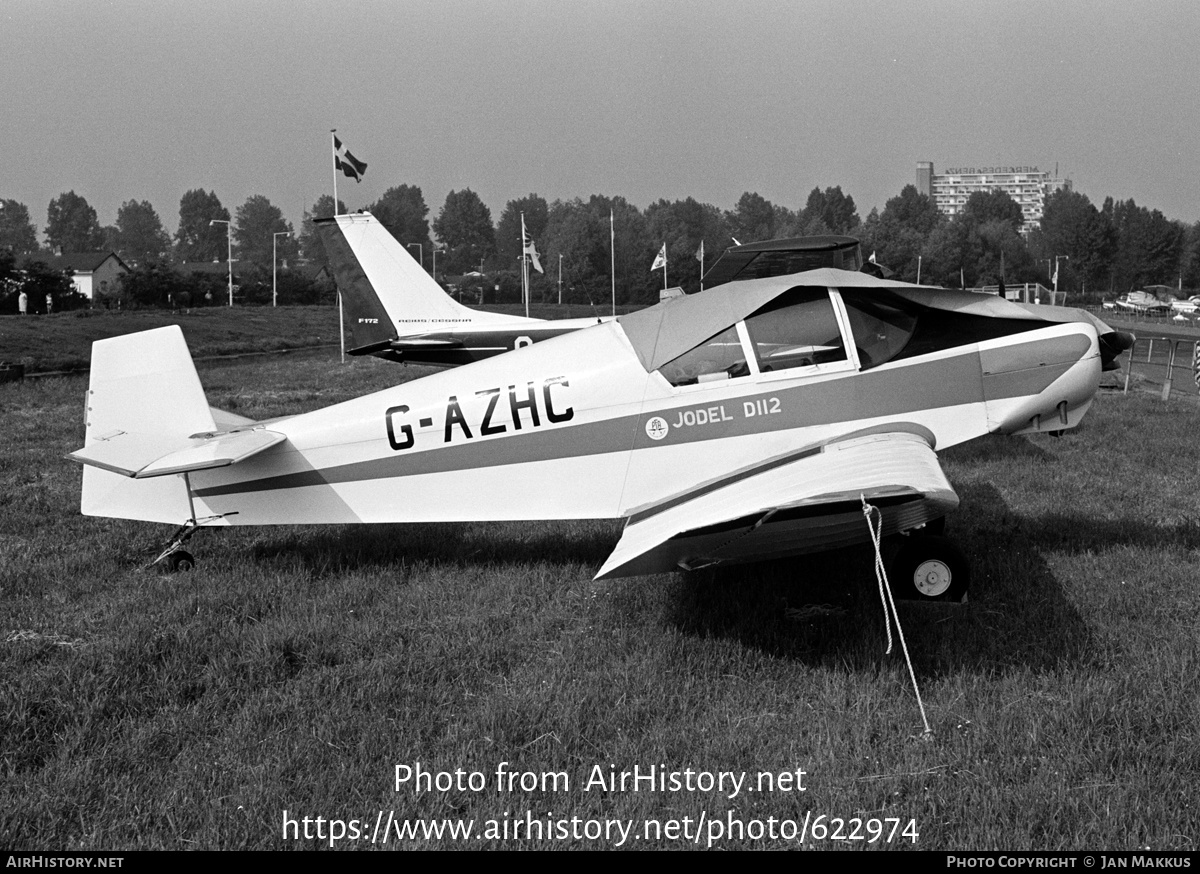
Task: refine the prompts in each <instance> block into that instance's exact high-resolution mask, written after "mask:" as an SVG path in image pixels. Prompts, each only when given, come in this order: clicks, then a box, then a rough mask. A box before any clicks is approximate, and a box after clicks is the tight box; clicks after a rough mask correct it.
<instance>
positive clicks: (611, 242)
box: [608, 206, 644, 317]
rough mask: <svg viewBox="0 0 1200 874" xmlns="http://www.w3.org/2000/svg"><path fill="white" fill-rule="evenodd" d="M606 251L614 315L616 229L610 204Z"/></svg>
mask: <svg viewBox="0 0 1200 874" xmlns="http://www.w3.org/2000/svg"><path fill="white" fill-rule="evenodd" d="M608 251H609V253H610V260H611V269H612V314H613V316H614V317H615V316H616V315H617V231H616V226H615V225H614V224H613V211H612V207H611V206H610V207H609V208H608ZM643 263H644V262H643Z"/></svg>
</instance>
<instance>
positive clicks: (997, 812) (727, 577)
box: [0, 326, 1200, 851]
mask: <svg viewBox="0 0 1200 874" xmlns="http://www.w3.org/2000/svg"><path fill="white" fill-rule="evenodd" d="M186 331H188V328H187V327H186V326H185V332H186ZM189 336H190V335H189ZM289 359H290V360H282V359H280V360H272V359H254V360H244V361H236V362H228V363H211V364H207V365H201V379H202V381H203V382H204V384H205V387H206V389H207V391H208V393H209V399H210V401H211V402H212V403H213V404H214V405H215V406H218V407H223V408H226V409H231V410H234V411H236V412H238V413H241V414H244V415H248V416H253V417H256V418H260V417H269V416H279V415H285V414H289V413H295V412H300V411H303V410H307V409H313V408H316V407H321V406H325V405H327V404H330V403H333V402H336V401H339V400H342V399H345V398H348V397H352V396H355V395H358V394H362V393H364V392H366V391H369V390H372V389H376V388H382V387H385V386H387V385H389V384H392V383H393V382H396V381H399V380H403V379H408V378H413V377H415V376H419V375H420V374H421V373H422V371H421V370H420V369H418V368H406V367H402V366H398V365H392V364H385V363H381V362H378V361H375V360H366V361H362V360H357V361H353V362H351V363H349V364H346V365H341V364H339V363H337V361H336V353H335V352H332V351H328V350H327V351H326V352H324V353H316V354H312V355H308V356H305V357H292V356H289ZM85 387H86V386H85V381H84V380H83V379H80V378H48V379H41V380H27V381H26V382H25V383H22V384H13V385H3V386H0V416H2V421H3V426H2V427H3V432H2V433H3V450H2V454H0V846H3V847H8V848H16V849H68V848H91V849H126V850H128V849H150V848H167V849H177V848H205V849H279V848H292V847H297V848H298V847H309V846H318V845H320V846H328V845H329V843H330V841H329V839H328V838H329V833H330V830H331V829H334V830H336V827H334V826H332V825H331V823H330V820H340V821H349V820H361V821H362V823H361V824H360V825H359V826H358V827H359V828H360V829H361V830H362V831H363V834H367V832H369V830H370V829H371V828H373V827H374V826H375V825H376V822H377V820H385V819H386V818H387V817H388V812H394V816H395V817H397V818H399V819H407V820H416V819H427V820H441V819H447V820H455V821H460V822H465V821H473V822H474V828H475V830H476V831H475V833H476V834H479V833H481V832H484V830H485V829H486V828H487V827H488V823H487V821H488V820H492V821H494V823H493V826H492V827H493V829H494V830H499V829H501V826H500V825H499V823H501V822H503V823H506V824H507V825H508V829H509V830H508V833H507V837H506V836H505V834H504V833H502V832H498V833H497V835H496V836H493V837H485V838H483V839H476V838H474V837H473V838H471V839H470V840H467V839H462V838H459V839H455V838H451V837H449V836H445V835H444V836H442V837H440V838H439V837H436V836H416V837H412V838H411V839H407V840H403V841H401V840H400V839H398V838H397V837H396V835H395V834H394V833H391V832H389V834H390V840H389V842H388V844H387V846H388V847H394V846H397V845H399V846H403V847H421V848H455V847H468V848H472V849H475V848H485V847H499V848H506V849H514V848H528V847H536V848H557V847H585V848H589V847H590V848H607V847H612V846H616V845H618V844H619V843H621V842H620V840H619V834H618V833H617V832H610V834H609V836H608V837H604V836H600V837H595V838H589V837H588V836H587V835H588V834H591V833H590V832H587V831H586V829H587V828H591V826H588V825H586V822H587V821H592V822H597V823H604V822H606V821H616V820H621V821H632V822H633V824H634V825H633V829H634V830H633V832H632V833H631V835H630V836H629V837H628V838H627V839H626V840H625V842H624V843H623V844H621V845H622V846H625V847H634V848H642V849H645V848H650V847H653V848H659V847H663V848H666V847H686V846H694V845H696V844H694V843H693V841H692V840H691V839H690V835H691V833H692V832H693V831H694V830H696V829H697V827H699V831H700V839H699V844H698V845H699V846H706V845H708V844H709V842H710V840H711V839H713V838H715V837H716V836H717V835H716V833H715V826H714V823H718V824H720V826H721V828H722V830H723V831H725V834H724V835H723V836H722V837H721V839H720V840H716V841H715V842H714V843H713V846H716V847H722V848H750V847H796V846H799V845H800V842H799V838H798V836H796V835H795V834H794V833H793V834H791V835H790V836H789V833H788V826H787V825H786V822H794V823H804V822H805V820H806V816H807V821H808V828H807V831H806V839H805V841H804V846H806V847H812V848H819V849H839V848H859V847H867V846H869V847H881V846H888V847H910V846H915V847H917V848H920V849H943V850H944V849H976V850H982V849H1096V848H1107V849H1136V848H1142V847H1150V848H1152V849H1155V850H1163V849H1181V850H1191V851H1195V850H1196V849H1197V843H1198V840H1200V789H1198V788H1197V787H1198V785H1200V779H1198V776H1200V729H1198V725H1200V642H1198V641H1200V592H1198V591H1197V579H1198V578H1200V492H1198V489H1197V470H1198V469H1200V467H1198V465H1200V441H1198V440H1197V439H1196V435H1197V426H1198V425H1200V421H1198V417H1200V412H1198V409H1197V405H1196V404H1175V403H1174V402H1173V403H1172V405H1171V406H1170V408H1169V409H1168V408H1164V406H1163V405H1162V404H1161V403H1160V402H1159V401H1158V400H1157V399H1156V398H1155V397H1154V396H1153V395H1151V394H1149V393H1142V394H1131V395H1129V396H1121V395H1119V394H1103V395H1102V396H1100V397H1099V398H1098V399H1097V402H1096V405H1095V407H1094V408H1093V411H1092V412H1091V414H1090V415H1089V418H1087V419H1086V420H1085V422H1084V424H1083V426H1082V427H1081V428H1080V429H1078V430H1076V431H1074V432H1071V433H1069V434H1068V435H1066V436H1065V437H1063V438H1062V439H1057V440H1055V439H1051V438H1049V437H1039V438H1029V439H1026V438H994V439H992V438H989V439H984V440H980V441H977V442H975V443H972V444H968V445H965V446H962V447H957V448H954V449H951V450H948V451H946V452H944V453H942V459H943V464H944V466H945V469H946V471H947V474H948V476H949V478H950V480H951V482H952V483H953V485H954V486H955V488H956V490H957V491H958V492H959V494H960V496H961V498H962V507H961V508H960V510H959V512H958V513H957V514H956V515H955V516H954V517H953V518H952V519H951V521H950V524H949V526H948V533H949V534H951V535H952V536H954V537H955V538H956V539H957V540H958V542H959V543H960V545H961V546H962V547H963V549H964V551H965V552H966V553H967V555H968V556H969V557H970V558H971V560H972V562H973V566H974V585H973V589H972V592H971V598H970V602H969V603H968V604H965V605H954V606H940V605H939V606H931V605H915V604H905V603H903V602H901V604H900V610H901V614H902V619H903V622H904V630H905V635H906V638H907V642H908V647H909V649H910V651H911V654H912V657H913V661H914V665H915V669H916V674H917V677H918V680H919V683H920V688H921V694H922V697H923V700H924V704H925V707H926V710H927V712H928V715H929V720H930V723H931V725H932V728H933V734H932V737H922V721H921V715H920V712H919V710H918V708H917V703H916V699H915V698H914V694H913V690H912V686H911V683H910V681H909V678H908V675H907V671H906V669H905V667H904V662H903V659H902V658H901V657H900V656H899V655H898V654H893V655H890V656H888V655H885V654H884V648H885V629H884V624H883V619H882V609H881V607H880V603H879V597H878V594H877V591H876V586H875V580H874V576H873V572H872V565H871V557H870V555H869V554H867V553H865V552H862V551H853V552H846V553H839V554H831V555H825V556H818V557H813V558H808V559H805V560H801V561H792V562H787V563H780V564H772V565H764V566H756V567H748V568H747V567H743V568H735V569H728V570H724V571H720V572H716V573H706V572H700V573H696V574H692V575H683V574H672V575H663V576H656V577H644V578H634V579H628V580H617V581H613V582H602V583H596V582H593V581H592V576H593V574H594V573H595V571H596V569H597V568H598V567H599V565H600V563H601V562H602V561H603V559H604V557H605V555H606V554H607V553H608V551H609V550H611V548H612V546H613V545H614V543H615V541H616V538H617V536H618V533H619V530H620V527H619V524H618V523H615V522H609V521H600V522H592V523H544V524H527V523H523V524H462V525H458V524H438V525H412V526H401V525H384V526H364V527H345V526H329V527H311V528H290V527H284V528H260V529H238V528H231V529H225V530H218V531H206V532H202V533H201V534H200V535H198V536H197V537H196V538H195V539H194V540H193V544H194V546H195V549H194V550H193V551H194V552H195V553H196V555H197V558H198V560H199V564H198V567H197V568H196V570H195V571H193V572H192V573H190V574H180V575H175V576H168V575H164V574H161V573H159V572H158V571H153V570H152V571H146V570H142V569H141V565H142V564H144V563H145V562H146V561H148V560H149V559H150V558H152V557H153V556H154V555H155V554H156V551H157V548H158V547H159V545H160V543H161V540H162V539H163V538H164V537H165V536H166V535H167V534H169V531H168V530H167V529H166V528H165V527H164V526H158V525H151V524H143V523H134V522H121V521H114V520H104V519H93V518H84V517H81V516H80V515H79V512H78V506H79V480H80V471H79V468H78V466H77V465H75V464H73V463H71V462H68V461H65V460H64V459H63V454H64V453H65V452H67V451H70V450H71V449H74V448H76V447H78V446H80V445H82V439H83V426H82V407H83V393H84V390H85ZM417 763H420V766H421V768H423V769H425V770H427V771H429V772H454V771H455V770H456V769H462V770H463V772H464V773H465V774H469V773H471V772H477V773H478V774H479V775H480V778H477V783H476V785H478V779H482V781H483V788H482V789H479V790H475V789H472V788H470V786H468V785H463V786H461V787H460V786H458V785H455V786H453V787H452V788H449V789H447V790H446V791H438V790H437V788H436V785H432V783H433V781H432V780H431V786H430V788H429V789H425V787H423V786H422V787H421V788H420V790H419V791H418V790H417V789H414V787H413V781H412V780H410V781H408V782H406V783H404V784H402V785H401V786H400V788H399V789H397V786H396V767H397V766H406V767H409V768H415V766H416V765H417ZM502 763H507V764H506V765H502ZM635 765H636V766H639V767H641V768H642V769H646V768H648V767H649V766H660V767H661V766H665V767H666V769H668V770H671V771H685V770H686V769H695V770H697V771H705V772H721V771H729V772H733V773H735V774H739V773H742V772H746V773H747V774H748V775H749V780H750V781H752V782H756V781H757V779H758V775H759V774H760V773H764V772H770V773H772V774H773V775H776V776H778V775H779V774H780V773H782V772H791V773H792V774H793V775H794V774H795V772H796V771H797V770H803V771H804V772H805V773H804V775H803V778H802V782H801V785H802V786H803V789H804V791H799V788H798V787H796V786H791V787H788V788H783V787H781V786H780V785H778V784H776V785H775V786H774V791H767V787H766V786H764V787H762V788H763V790H764V791H755V792H747V791H740V792H739V793H738V794H737V795H736V796H735V797H732V798H731V797H729V796H730V794H731V792H730V791H728V786H726V787H725V789H726V791H721V790H720V789H719V788H709V789H706V788H703V787H700V788H698V789H696V790H695V791H686V789H683V790H681V791H651V790H650V789H649V788H648V787H646V785H645V784H641V791H633V790H632V789H631V788H630V787H628V786H627V787H626V788H625V790H622V789H621V788H620V787H619V786H617V787H615V788H614V787H612V786H609V785H603V786H601V785H599V784H598V783H596V782H594V781H593V782H592V784H591V785H590V786H589V785H588V780H589V777H594V776H595V774H594V772H593V769H594V768H595V767H596V766H599V767H600V769H601V771H602V772H603V773H604V774H607V773H608V772H609V770H610V768H612V769H615V770H617V771H621V770H630V769H632V768H633V767H634V766H635ZM501 767H505V768H507V769H509V770H511V771H514V772H528V773H529V774H530V775H543V778H542V779H538V778H537V777H536V776H530V777H527V778H526V781H527V782H526V784H525V785H526V786H527V787H528V788H522V786H521V782H520V780H517V781H516V782H515V783H514V785H513V788H512V790H511V791H509V790H508V789H504V790H503V791H498V786H497V782H498V781H497V777H496V773H497V769H498V768H501ZM549 774H561V775H565V781H564V780H563V778H562V777H560V778H558V782H557V783H555V782H553V781H552V780H551V779H550V778H549V777H548V776H544V775H549ZM464 779H465V778H464ZM793 779H795V778H794V777H793ZM450 780H451V782H457V781H455V780H454V778H453V777H451V778H450ZM606 782H607V781H606ZM533 784H536V785H533ZM756 788H759V787H758V786H757V785H756ZM285 811H286V814H285ZM527 814H530V815H532V818H533V819H534V820H536V821H539V822H543V823H544V822H546V821H547V820H549V821H550V822H551V823H554V822H556V821H558V820H565V821H566V823H567V825H566V826H564V828H566V829H567V830H568V831H570V830H571V829H574V828H580V829H584V832H583V833H584V835H585V836H583V837H579V838H575V837H572V836H570V835H568V836H566V837H560V832H559V831H558V830H557V827H556V826H552V827H551V828H550V830H549V834H542V835H541V836H540V837H539V836H538V835H537V834H536V833H531V829H530V828H528V827H527V826H526V824H525V821H526V816H527ZM285 816H286V817H288V818H290V819H292V820H294V821H295V822H296V826H295V827H294V829H293V831H290V832H288V833H287V835H286V836H285ZM304 817H310V818H313V819H312V820H311V821H310V824H309V834H310V835H315V834H316V832H317V828H318V827H317V824H316V822H315V818H316V817H322V818H323V820H322V823H323V825H322V828H323V831H322V834H323V835H324V838H323V839H318V838H316V837H311V838H308V839H306V838H305V837H304V835H303V830H304V827H305V826H304V823H303V818H304ZM821 817H823V819H820V818H821ZM572 818H578V820H579V823H581V824H583V825H581V826H578V827H577V826H573V825H571V820H572ZM702 818H703V820H704V825H703V826H701V825H700V820H701V819H702ZM769 818H775V820H777V822H775V823H774V824H773V827H774V829H775V832H776V835H777V836H776V837H774V838H772V837H770V835H769V833H767V831H766V830H767V829H768V828H769V827H772V824H771V823H769V822H768V820H769ZM835 819H841V820H845V826H844V830H843V832H842V834H843V836H849V835H851V834H852V833H853V828H854V825H853V820H855V819H858V820H861V821H862V822H863V825H862V826H861V828H860V830H859V832H858V834H859V835H860V836H861V837H864V838H869V837H871V836H872V834H876V832H872V831H871V829H876V827H877V826H879V827H882V828H884V829H885V833H884V835H883V836H882V837H878V836H877V837H876V840H874V841H873V842H871V841H867V840H861V841H834V840H832V839H831V836H832V834H834V831H833V829H834V828H835V827H836V824H835V823H834V820H835ZM514 820H519V821H520V823H521V825H520V827H519V828H520V831H519V834H518V835H517V836H515V837H514V836H513V832H512V825H511V823H512V821H514ZM668 820H673V821H676V822H677V823H678V824H679V826H678V827H679V828H681V829H685V831H683V832H682V834H680V835H676V836H674V837H669V836H668V834H670V833H669V832H667V833H663V834H662V835H661V836H657V837H656V836H655V833H654V832H653V827H652V826H647V823H652V822H655V821H657V822H659V823H660V824H662V823H665V822H666V821H668ZM684 820H687V822H686V823H685V822H683V821H684ZM735 822H741V823H742V831H741V832H740V833H738V832H737V830H736V825H735ZM756 822H757V823H760V826H756V825H755V824H754V823H756ZM893 822H895V823H897V824H898V827H899V828H898V829H896V830H895V833H894V834H889V833H888V830H891V829H893V825H892V823H893ZM910 823H911V824H912V825H911V826H910ZM759 827H761V828H762V829H763V832H762V834H761V836H760V833H759V832H758V831H757V828H759ZM349 828H350V827H349V826H346V829H347V831H346V834H347V835H348V834H349V833H350V832H349ZM647 828H650V831H649V832H647V831H644V829H647ZM797 828H798V827H797ZM823 828H828V829H829V831H828V832H825V831H823V830H822V829H823ZM903 829H908V832H909V834H910V835H911V833H912V832H913V831H915V832H917V833H918V834H919V837H917V838H916V840H915V842H914V841H912V840H911V839H910V838H909V837H907V836H902V834H901V830H903ZM730 830H732V831H730ZM573 833H574V832H571V834H573ZM646 834H649V838H648V839H645V840H638V836H641V835H646ZM294 835H295V836H294ZM822 837H823V839H822ZM888 838H891V839H890V840H888ZM369 845H370V839H369V836H368V837H360V839H359V840H357V841H352V840H349V839H344V840H342V841H341V842H340V843H337V844H336V846H338V847H342V848H353V847H364V846H369Z"/></svg>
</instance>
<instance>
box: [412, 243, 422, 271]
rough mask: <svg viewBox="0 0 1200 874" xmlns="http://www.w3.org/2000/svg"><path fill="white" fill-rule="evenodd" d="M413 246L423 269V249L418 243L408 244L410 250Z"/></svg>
mask: <svg viewBox="0 0 1200 874" xmlns="http://www.w3.org/2000/svg"><path fill="white" fill-rule="evenodd" d="M413 246H416V247H417V257H418V258H420V259H421V261H420V264H421V268H422V269H424V267H425V247H424V246H422V245H421V244H420V243H409V244H408V248H410V249H411V248H412V247H413Z"/></svg>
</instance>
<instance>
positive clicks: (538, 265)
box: [521, 213, 546, 274]
mask: <svg viewBox="0 0 1200 874" xmlns="http://www.w3.org/2000/svg"><path fill="white" fill-rule="evenodd" d="M521 251H522V252H524V253H525V254H526V255H528V256H529V260H530V262H531V263H532V264H533V269H534V270H536V271H537V272H538V273H541V274H545V272H546V271H545V270H543V269H542V262H541V261H539V260H538V250H537V246H536V245H535V244H534V242H533V237H531V236H529V232H528V231H526V230H525V215H524V213H522V214H521Z"/></svg>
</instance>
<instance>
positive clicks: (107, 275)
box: [28, 252, 129, 300]
mask: <svg viewBox="0 0 1200 874" xmlns="http://www.w3.org/2000/svg"><path fill="white" fill-rule="evenodd" d="M28 260H29V261H42V262H43V263H45V265H46V266H47V267H49V268H50V269H51V270H54V271H56V272H59V273H65V274H67V275H68V276H69V277H70V279H71V284H72V285H74V286H75V291H77V292H78V293H79V294H82V295H83V296H84V297H86V298H87V299H88V300H95V299H96V296H97V295H99V296H100V297H104V296H105V295H107V294H111V293H113V292H115V291H116V290H117V286H118V285H119V284H120V281H121V277H122V276H124V275H125V274H126V273H128V272H129V267H128V265H126V263H125V262H124V261H122V260H121V259H120V257H119V256H118V255H117V253H116V252H68V253H66V254H63V255H53V256H51V257H49V258H45V257H40V256H36V255H34V256H31V257H30V258H29V259H28Z"/></svg>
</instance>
